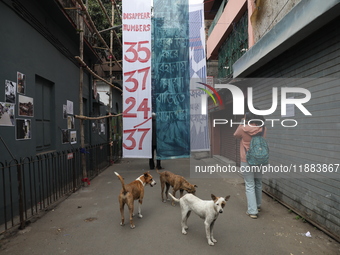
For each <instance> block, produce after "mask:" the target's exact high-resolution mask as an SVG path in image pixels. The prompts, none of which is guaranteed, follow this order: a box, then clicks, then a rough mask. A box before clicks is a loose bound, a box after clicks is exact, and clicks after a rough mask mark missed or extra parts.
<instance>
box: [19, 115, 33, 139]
mask: <svg viewBox="0 0 340 255" xmlns="http://www.w3.org/2000/svg"><path fill="white" fill-rule="evenodd" d="M15 126H16V139H17V140H26V139H31V138H32V137H31V120H30V119H16V125H15Z"/></svg>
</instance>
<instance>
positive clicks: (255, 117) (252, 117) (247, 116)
mask: <svg viewBox="0 0 340 255" xmlns="http://www.w3.org/2000/svg"><path fill="white" fill-rule="evenodd" d="M245 120H246V122H248V121H249V120H255V121H250V122H249V124H250V125H256V126H262V125H263V126H264V122H265V121H266V120H265V118H264V117H263V116H261V115H256V114H254V113H252V112H246V114H245ZM260 120H262V121H260Z"/></svg>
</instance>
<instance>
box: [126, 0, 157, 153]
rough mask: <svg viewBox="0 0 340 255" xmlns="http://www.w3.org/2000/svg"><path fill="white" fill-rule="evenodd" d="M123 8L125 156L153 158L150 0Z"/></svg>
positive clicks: (135, 0)
mask: <svg viewBox="0 0 340 255" xmlns="http://www.w3.org/2000/svg"><path fill="white" fill-rule="evenodd" d="M122 7H123V8H122V19H123V23H122V30H123V157H124V158H151V139H152V130H151V129H152V109H151V0H123V1H122Z"/></svg>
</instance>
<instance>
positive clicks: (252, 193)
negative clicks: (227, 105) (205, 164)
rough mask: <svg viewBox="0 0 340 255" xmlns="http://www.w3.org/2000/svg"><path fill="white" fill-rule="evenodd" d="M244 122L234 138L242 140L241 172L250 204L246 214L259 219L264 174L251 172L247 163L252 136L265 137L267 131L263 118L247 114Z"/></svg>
mask: <svg viewBox="0 0 340 255" xmlns="http://www.w3.org/2000/svg"><path fill="white" fill-rule="evenodd" d="M242 121H244V124H240V125H239V126H238V128H237V129H236V131H235V133H234V137H236V138H241V142H240V157H241V172H242V175H243V178H244V183H245V188H246V197H247V204H248V209H247V212H246V214H247V215H249V216H250V217H251V218H252V219H257V214H258V212H259V211H260V210H261V203H262V173H261V171H251V168H250V167H249V164H248V163H247V159H246V154H247V151H248V150H249V146H250V142H251V139H252V136H255V135H262V136H263V137H265V136H266V131H267V130H266V128H265V126H264V121H265V119H264V118H263V117H262V116H259V115H255V114H253V113H250V112H247V113H246V114H245V116H244V119H242ZM259 170H260V169H259Z"/></svg>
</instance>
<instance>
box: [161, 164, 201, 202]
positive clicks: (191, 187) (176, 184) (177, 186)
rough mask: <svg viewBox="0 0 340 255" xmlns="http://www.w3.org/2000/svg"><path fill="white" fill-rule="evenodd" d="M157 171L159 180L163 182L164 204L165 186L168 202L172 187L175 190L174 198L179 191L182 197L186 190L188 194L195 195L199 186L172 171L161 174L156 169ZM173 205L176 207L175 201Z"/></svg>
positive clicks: (163, 200)
mask: <svg viewBox="0 0 340 255" xmlns="http://www.w3.org/2000/svg"><path fill="white" fill-rule="evenodd" d="M156 170H157V173H159V180H160V182H161V196H162V202H164V203H165V202H166V200H165V199H164V197H163V195H164V188H165V186H166V189H165V196H166V199H167V200H168V192H169V189H170V186H171V187H172V189H173V191H172V195H173V196H174V197H175V196H176V192H177V191H178V190H179V192H180V197H182V196H183V192H184V190H185V191H186V192H188V193H191V194H194V195H195V193H196V188H197V185H195V184H191V183H189V182H188V181H187V180H186V179H185V178H184V177H183V176H181V175H178V174H174V173H172V172H170V171H163V172H159V171H158V169H156ZM172 205H175V203H174V201H173V200H172Z"/></svg>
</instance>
